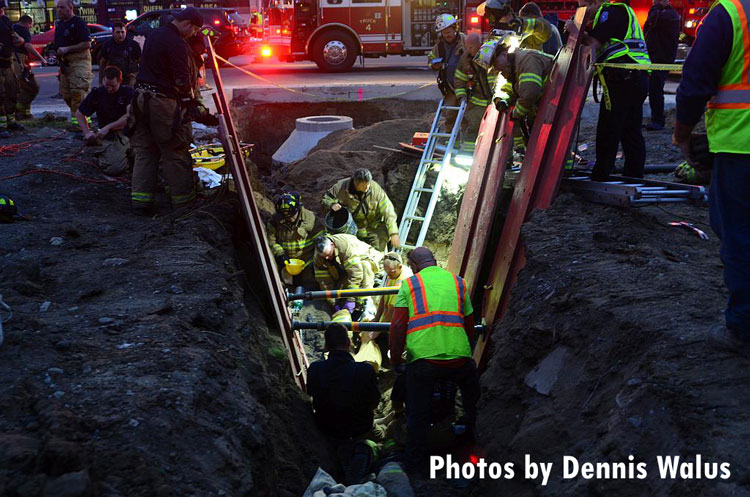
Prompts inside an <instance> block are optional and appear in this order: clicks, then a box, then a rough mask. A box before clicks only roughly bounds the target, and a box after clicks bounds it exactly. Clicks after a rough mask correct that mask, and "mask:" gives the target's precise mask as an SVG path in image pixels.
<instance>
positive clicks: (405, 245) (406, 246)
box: [401, 243, 417, 249]
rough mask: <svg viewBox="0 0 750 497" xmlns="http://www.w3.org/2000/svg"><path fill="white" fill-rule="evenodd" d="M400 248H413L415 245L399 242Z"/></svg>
mask: <svg viewBox="0 0 750 497" xmlns="http://www.w3.org/2000/svg"><path fill="white" fill-rule="evenodd" d="M401 248H402V249H415V248H417V247H415V246H414V245H408V244H406V243H402V244H401Z"/></svg>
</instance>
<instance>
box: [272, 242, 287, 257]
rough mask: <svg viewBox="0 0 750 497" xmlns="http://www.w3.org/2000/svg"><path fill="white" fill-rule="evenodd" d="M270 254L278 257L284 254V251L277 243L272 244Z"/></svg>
mask: <svg viewBox="0 0 750 497" xmlns="http://www.w3.org/2000/svg"><path fill="white" fill-rule="evenodd" d="M271 252H273V255H275V256H279V255H282V254H283V253H284V249H283V248H282V247H281V245H279V244H278V243H274V244H273V246H271Z"/></svg>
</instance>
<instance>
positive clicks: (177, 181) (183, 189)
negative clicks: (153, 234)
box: [129, 7, 203, 215]
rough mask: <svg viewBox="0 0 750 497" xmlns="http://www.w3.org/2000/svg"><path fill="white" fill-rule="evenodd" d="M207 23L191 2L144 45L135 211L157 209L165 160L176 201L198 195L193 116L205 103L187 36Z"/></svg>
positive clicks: (136, 122)
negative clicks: (195, 88) (200, 97)
mask: <svg viewBox="0 0 750 497" xmlns="http://www.w3.org/2000/svg"><path fill="white" fill-rule="evenodd" d="M202 26H203V18H202V17H201V14H200V12H199V11H198V9H196V8H194V7H188V8H186V9H183V10H182V11H180V12H179V13H178V14H177V15H176V16H175V18H174V20H172V21H171V22H169V23H167V24H166V25H164V26H162V27H160V28H159V29H157V30H155V31H153V32H152V33H151V34H150V35H149V36H148V38H147V39H146V44H145V46H144V47H143V58H142V61H141V67H140V71H139V72H138V77H137V78H136V84H135V95H134V96H133V102H132V104H131V110H130V113H129V114H130V115H129V124H130V122H132V123H133V124H132V127H133V129H134V131H133V135H132V138H131V143H132V146H133V151H134V152H135V165H134V166H133V180H132V187H131V201H132V207H133V210H134V212H135V213H136V214H142V215H150V214H151V213H153V211H154V192H155V190H156V184H157V179H158V175H159V165H160V163H161V169H162V174H163V176H164V179H165V180H166V182H167V184H168V186H169V195H170V197H171V200H172V205H173V206H174V207H184V206H186V205H188V204H189V203H191V202H192V201H193V200H195V185H194V182H193V167H192V159H191V157H190V152H189V148H190V142H191V140H192V129H191V125H190V121H191V120H192V119H193V117H194V116H195V115H196V113H197V112H198V111H199V108H200V107H202V106H200V104H199V103H198V102H197V101H196V100H195V96H194V93H193V83H194V81H195V77H194V75H193V74H191V71H190V68H191V65H190V61H189V60H188V59H189V57H190V48H189V47H188V45H187V43H186V42H185V39H187V38H189V37H191V36H193V35H194V34H195V33H197V32H198V30H199V29H200V28H201V27H202Z"/></svg>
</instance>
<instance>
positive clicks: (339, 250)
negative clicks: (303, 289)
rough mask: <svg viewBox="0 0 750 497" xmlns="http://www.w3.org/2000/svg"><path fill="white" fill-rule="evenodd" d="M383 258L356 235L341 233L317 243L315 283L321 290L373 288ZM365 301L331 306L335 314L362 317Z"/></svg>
mask: <svg viewBox="0 0 750 497" xmlns="http://www.w3.org/2000/svg"><path fill="white" fill-rule="evenodd" d="M382 259H383V254H381V253H380V252H378V251H377V250H375V249H374V248H372V247H371V246H370V245H368V244H366V243H365V242H363V241H361V240H359V239H358V238H357V237H356V236H354V235H347V234H346V233H340V234H336V235H325V236H321V237H318V238H316V239H315V259H314V262H313V264H314V267H315V280H316V281H317V282H318V284H319V285H320V289H321V290H354V289H358V288H372V287H373V285H374V284H375V273H377V272H378V269H379V267H378V264H379V262H380V261H381V260H382ZM365 300H366V298H365V297H346V298H342V299H338V300H337V301H334V300H333V299H329V300H328V303H329V304H330V305H331V306H332V307H333V310H334V312H338V311H339V310H341V309H346V310H348V311H349V312H350V313H352V314H355V310H356V311H357V312H358V313H359V314H361V312H362V311H363V310H364V306H365Z"/></svg>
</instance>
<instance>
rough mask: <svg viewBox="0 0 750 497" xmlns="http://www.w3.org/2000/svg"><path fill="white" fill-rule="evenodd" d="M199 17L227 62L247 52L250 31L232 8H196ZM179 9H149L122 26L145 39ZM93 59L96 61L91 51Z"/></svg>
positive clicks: (130, 35) (101, 40)
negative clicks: (215, 34) (161, 20)
mask: <svg viewBox="0 0 750 497" xmlns="http://www.w3.org/2000/svg"><path fill="white" fill-rule="evenodd" d="M198 10H199V11H200V13H201V14H202V15H203V22H204V24H205V25H206V26H210V27H211V28H212V29H213V31H215V32H216V33H217V36H216V38H215V39H214V49H215V50H216V53H217V54H218V55H219V56H221V57H223V58H225V59H228V58H229V57H234V56H235V55H242V54H244V53H246V52H247V50H248V46H249V43H250V31H249V28H248V26H247V24H246V23H245V22H244V20H243V19H242V17H241V16H240V15H239V14H238V13H237V11H236V10H235V9H225V8H199V9H198ZM179 11H180V9H166V10H152V11H150V12H146V13H144V14H141V15H140V16H138V17H136V18H135V19H133V20H132V21H130V22H129V23H128V24H127V25H126V29H127V31H128V36H129V37H135V36H144V37H147V36H148V35H149V33H151V31H153V30H155V29H156V28H158V27H160V26H159V20H160V19H161V17H162V16H163V15H164V14H168V13H169V14H176V13H177V12H179ZM111 37H112V33H111V32H110V33H108V34H107V35H106V36H102V37H101V38H99V39H98V40H97V42H98V46H101V44H102V43H104V42H105V41H107V40H108V39H110V38H111ZM94 56H95V58H94V60H95V61H96V60H98V57H97V52H96V51H94Z"/></svg>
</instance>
